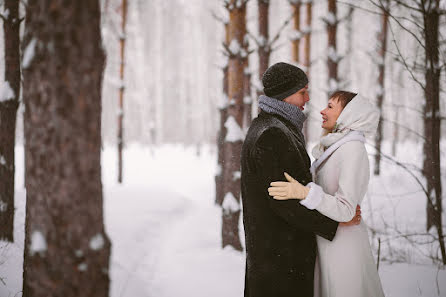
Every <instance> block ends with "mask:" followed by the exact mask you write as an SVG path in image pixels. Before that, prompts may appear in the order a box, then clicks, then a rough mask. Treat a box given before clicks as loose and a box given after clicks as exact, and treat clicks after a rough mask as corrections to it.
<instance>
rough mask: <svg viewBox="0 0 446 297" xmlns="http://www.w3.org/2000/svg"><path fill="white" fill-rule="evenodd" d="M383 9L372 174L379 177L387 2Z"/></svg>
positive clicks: (387, 18)
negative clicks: (377, 111)
mask: <svg viewBox="0 0 446 297" xmlns="http://www.w3.org/2000/svg"><path fill="white" fill-rule="evenodd" d="M384 5H385V9H383V10H382V19H381V20H382V23H381V32H380V34H379V44H380V49H379V64H378V72H379V75H378V94H377V98H376V102H377V105H378V109H379V110H380V112H381V114H380V117H379V124H378V129H377V131H376V134H375V146H376V155H375V169H374V171H373V173H374V174H375V175H379V172H380V165H381V142H382V139H383V120H382V119H383V116H382V114H383V108H382V106H383V101H384V95H385V85H384V82H385V60H386V51H387V26H388V25H387V24H388V22H389V14H388V9H389V2H388V1H385V2H384Z"/></svg>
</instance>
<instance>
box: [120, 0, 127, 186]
mask: <svg viewBox="0 0 446 297" xmlns="http://www.w3.org/2000/svg"><path fill="white" fill-rule="evenodd" d="M121 17H122V22H121V32H120V34H119V35H120V36H119V49H120V51H119V53H120V55H119V57H120V59H121V63H120V65H119V80H120V87H119V113H118V182H119V183H122V150H123V148H124V131H123V130H124V127H123V122H124V89H125V87H124V66H125V52H124V50H125V38H126V34H125V25H126V22H127V0H122V5H121Z"/></svg>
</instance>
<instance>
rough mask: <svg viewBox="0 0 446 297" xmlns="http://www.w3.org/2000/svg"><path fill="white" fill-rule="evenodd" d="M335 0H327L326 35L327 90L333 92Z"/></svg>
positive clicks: (336, 83)
mask: <svg viewBox="0 0 446 297" xmlns="http://www.w3.org/2000/svg"><path fill="white" fill-rule="evenodd" d="M336 10H337V9H336V0H328V13H329V18H328V19H327V36H328V54H329V55H328V59H327V67H328V90H329V93H330V94H331V93H333V92H334V91H336V89H337V88H338V59H337V53H336V31H337V25H338V22H337V17H336Z"/></svg>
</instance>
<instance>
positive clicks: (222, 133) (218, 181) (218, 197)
mask: <svg viewBox="0 0 446 297" xmlns="http://www.w3.org/2000/svg"><path fill="white" fill-rule="evenodd" d="M224 44H225V45H226V46H229V24H228V23H226V24H225V41H224ZM223 96H224V98H223V100H222V102H223V104H221V106H219V109H220V129H219V131H218V136H217V150H218V153H217V154H218V160H217V163H218V167H217V168H218V170H217V174H216V175H215V203H216V204H218V205H220V206H221V205H222V203H223V199H224V197H225V193H224V186H223V181H224V180H223V174H224V172H225V169H224V168H225V162H224V155H225V154H224V141H225V138H226V128H225V122H226V119H227V116H228V115H227V114H228V102H226V101H227V98H228V65H225V66H224V67H223Z"/></svg>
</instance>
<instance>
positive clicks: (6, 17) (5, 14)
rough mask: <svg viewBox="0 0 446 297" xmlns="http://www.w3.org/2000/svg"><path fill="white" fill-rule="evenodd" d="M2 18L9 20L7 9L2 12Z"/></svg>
mask: <svg viewBox="0 0 446 297" xmlns="http://www.w3.org/2000/svg"><path fill="white" fill-rule="evenodd" d="M3 17H4V18H5V19H8V18H9V9H6V10H5V11H4V12H3Z"/></svg>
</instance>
